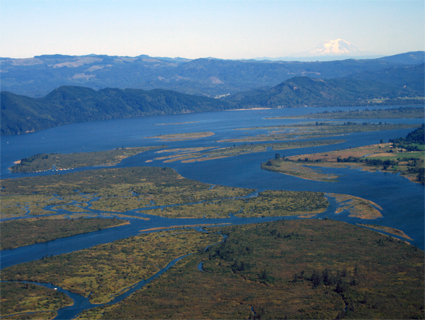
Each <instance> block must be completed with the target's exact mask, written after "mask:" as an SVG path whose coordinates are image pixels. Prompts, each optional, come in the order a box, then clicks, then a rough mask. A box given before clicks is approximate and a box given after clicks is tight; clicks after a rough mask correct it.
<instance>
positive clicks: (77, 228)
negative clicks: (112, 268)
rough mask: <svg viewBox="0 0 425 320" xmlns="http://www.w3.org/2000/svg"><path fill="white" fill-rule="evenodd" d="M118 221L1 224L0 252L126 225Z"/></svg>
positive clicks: (70, 220) (40, 220)
mask: <svg viewBox="0 0 425 320" xmlns="http://www.w3.org/2000/svg"><path fill="white" fill-rule="evenodd" d="M126 223H128V221H123V220H118V219H99V218H92V219H54V220H53V219H25V220H12V221H6V222H2V223H1V240H0V250H4V249H14V248H17V247H21V246H28V245H31V244H34V243H39V242H46V241H50V240H53V239H57V238H64V237H69V236H73V235H76V234H81V233H86V232H92V231H96V230H101V229H105V228H110V227H115V226H119V225H122V224H126Z"/></svg>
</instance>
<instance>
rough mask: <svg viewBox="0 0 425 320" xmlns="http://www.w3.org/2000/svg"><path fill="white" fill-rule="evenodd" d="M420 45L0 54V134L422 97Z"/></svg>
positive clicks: (405, 101)
mask: <svg viewBox="0 0 425 320" xmlns="http://www.w3.org/2000/svg"><path fill="white" fill-rule="evenodd" d="M424 54H425V53H424V52H423V51H420V52H409V53H405V54H400V55H395V56H391V57H384V58H380V59H367V60H353V59H350V60H342V61H328V62H287V61H278V62H272V61H253V60H249V61H242V60H219V59H197V60H188V59H182V58H151V57H148V56H139V57H133V58H130V57H109V56H97V55H90V56H77V57H74V56H61V55H53V56H38V57H34V58H31V59H1V65H2V69H1V71H2V90H4V91H2V93H1V110H2V111H1V116H2V117H1V134H2V135H7V134H19V133H25V132H32V131H36V130H43V129H46V128H50V127H54V126H58V125H63V124H69V123H75V122H83V121H93V120H102V119H113V118H126V117H137V116H144V115H159V114H175V113H187V112H202V111H216V110H224V109H231V108H250V107H270V108H277V107H297V106H305V105H308V106H342V105H344V106H353V105H385V104H387V105H388V104H393V105H397V104H423V102H424V96H425V94H424ZM111 88H114V89H111ZM158 88H159V89H162V90H159V89H158ZM152 89H155V90H152ZM96 90H98V91H96ZM146 90H152V91H146ZM6 91H9V92H6ZM214 97H215V98H214ZM218 97H220V98H221V99H217V98H218Z"/></svg>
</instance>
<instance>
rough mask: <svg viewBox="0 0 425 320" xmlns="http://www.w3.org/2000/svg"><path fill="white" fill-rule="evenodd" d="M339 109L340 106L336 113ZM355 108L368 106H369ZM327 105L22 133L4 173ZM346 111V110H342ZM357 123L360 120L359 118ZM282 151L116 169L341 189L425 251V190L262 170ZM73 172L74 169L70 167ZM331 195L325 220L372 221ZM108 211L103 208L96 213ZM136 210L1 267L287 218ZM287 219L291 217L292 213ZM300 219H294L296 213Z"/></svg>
mask: <svg viewBox="0 0 425 320" xmlns="http://www.w3.org/2000/svg"><path fill="white" fill-rule="evenodd" d="M336 109H337V108H334V109H333V110H336ZM350 109H363V108H362V107H356V108H350ZM323 110H325V109H323V108H294V109H272V110H250V111H227V112H211V113H198V114H184V115H171V116H154V117H143V118H132V119H116V120H106V121H96V122H87V123H77V124H72V125H66V126H61V127H57V128H52V129H48V130H43V131H40V132H35V133H29V134H24V135H16V136H3V137H1V176H2V179H6V178H12V179H13V178H17V177H24V176H35V175H45V174H62V173H58V172H51V171H49V172H43V173H33V174H12V173H11V172H10V171H9V169H8V168H9V167H11V166H12V165H13V162H14V161H16V160H19V159H21V158H24V157H29V156H32V155H34V154H38V153H54V152H56V153H73V152H92V151H103V150H111V149H114V148H116V147H139V146H156V145H162V144H165V145H167V146H168V147H169V148H186V147H208V146H220V147H225V146H231V145H233V143H219V142H217V141H219V140H222V139H231V138H245V137H247V136H254V135H257V134H261V133H267V130H235V129H243V128H250V127H262V126H271V125H280V124H290V123H299V122H303V120H278V119H275V120H269V119H266V118H268V117H276V116H285V115H297V114H306V113H311V112H320V111H323ZM341 110H347V109H344V108H341ZM357 121H358V120H357ZM365 121H370V122H379V121H383V122H384V121H387V122H394V123H400V122H402V123H413V124H418V125H420V124H422V123H423V119H397V120H385V119H379V120H370V119H369V120H365ZM204 131H210V132H214V135H213V136H209V137H206V138H201V139H196V140H189V141H174V142H164V141H160V140H157V139H147V137H151V136H156V135H161V134H162V135H166V134H176V133H186V132H204ZM410 131H412V130H410V129H403V130H390V131H378V132H366V133H356V134H349V135H345V136H343V137H341V136H337V137H330V138H329V137H328V138H326V139H327V140H328V139H344V140H346V142H343V143H340V144H337V145H328V146H321V147H311V148H303V149H292V150H283V151H281V152H279V153H281V154H283V155H285V156H290V155H297V154H306V153H313V152H324V151H332V150H335V149H336V148H338V149H344V148H349V147H358V146H363V145H368V144H372V143H378V142H379V141H380V139H384V140H385V141H388V139H394V138H398V137H402V136H406V135H407V133H408V132H410ZM275 153H276V151H273V150H270V151H265V152H259V153H251V154H246V155H240V156H236V157H230V158H224V159H216V160H211V161H204V162H194V163H181V162H171V163H163V162H162V161H153V162H146V161H147V160H152V159H153V158H155V157H156V155H155V151H149V152H145V153H142V154H139V155H136V156H133V157H130V158H127V159H125V160H123V161H122V162H121V163H119V164H118V165H117V166H116V167H133V166H161V167H164V166H167V167H171V168H173V169H175V170H176V171H177V172H178V173H179V174H181V175H182V176H184V177H186V178H189V179H194V180H198V181H201V182H205V183H210V184H216V185H225V186H230V187H241V188H252V189H255V190H256V191H257V192H260V191H263V190H291V191H322V192H325V193H342V194H349V195H353V196H357V197H361V198H364V199H367V200H371V201H373V202H375V203H376V204H378V205H379V206H381V207H382V208H383V210H382V211H381V213H382V215H383V217H382V218H379V219H375V220H373V223H374V224H378V225H383V226H388V227H394V228H397V229H400V230H402V231H404V232H405V233H406V234H407V235H409V236H410V237H411V238H413V241H412V242H411V243H412V244H416V245H417V246H418V247H419V248H421V249H424V187H423V186H422V185H419V184H415V183H412V182H410V181H408V180H407V179H406V178H403V177H401V176H399V175H397V174H390V173H382V172H366V171H360V170H354V169H331V168H328V169H323V171H325V172H326V173H328V172H329V173H335V174H338V175H341V178H339V179H338V182H316V181H309V180H304V179H300V178H296V177H292V176H287V175H283V174H279V173H274V172H269V171H265V170H261V168H260V164H261V163H262V162H265V161H267V160H268V159H270V158H273V157H274V155H275ZM92 169H97V168H80V169H74V170H72V171H74V172H75V171H81V170H92ZM68 172H69V171H68ZM329 200H330V203H331V204H330V206H329V208H328V210H327V211H326V212H325V213H322V214H320V215H319V216H318V217H320V218H323V217H330V218H333V219H337V220H342V221H346V222H349V223H353V224H355V223H368V222H367V221H366V222H365V220H361V219H357V218H351V217H348V213H347V212H342V213H340V214H335V210H336V204H335V202H334V201H333V200H332V198H330V199H329ZM93 214H96V215H98V216H102V212H93ZM125 214H129V215H134V216H135V218H130V219H129V221H130V224H129V225H124V226H120V227H115V228H109V229H105V230H100V231H96V232H91V233H87V234H82V235H77V236H72V237H68V238H62V239H56V240H53V241H49V242H46V243H39V244H36V245H32V246H27V247H21V248H17V249H13V250H3V251H1V268H5V267H8V266H11V265H15V264H18V263H23V262H28V261H32V260H36V259H40V258H41V257H43V256H45V255H51V254H53V255H57V254H62V253H68V252H74V251H77V250H81V249H84V248H88V247H91V246H94V245H96V244H100V243H109V242H112V241H115V240H118V239H122V238H126V237H129V236H133V235H137V234H139V232H140V230H143V229H149V228H157V227H170V226H176V225H197V224H221V223H231V224H245V223H258V222H265V221H272V220H276V219H281V218H238V217H235V216H230V217H229V218H222V219H168V218H161V217H153V216H151V215H150V216H149V218H150V219H149V220H142V219H137V217H143V216H144V215H143V213H138V214H136V213H135V210H134V211H133V212H127V213H125ZM285 218H286V217H285ZM293 218H295V217H293Z"/></svg>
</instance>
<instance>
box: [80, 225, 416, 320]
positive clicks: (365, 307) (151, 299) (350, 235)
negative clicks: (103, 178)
mask: <svg viewBox="0 0 425 320" xmlns="http://www.w3.org/2000/svg"><path fill="white" fill-rule="evenodd" d="M214 230H216V228H214ZM219 230H221V232H222V233H223V234H227V235H229V237H228V238H227V240H226V241H225V242H222V243H219V244H216V245H213V246H212V247H211V248H210V249H209V250H208V251H207V252H199V253H196V254H194V255H192V256H190V257H186V258H185V259H183V260H182V261H180V262H179V263H178V264H177V265H175V266H174V267H172V268H171V269H170V270H169V271H168V272H167V273H165V274H164V275H163V276H161V277H160V278H158V279H156V280H155V281H154V282H152V283H150V284H149V285H147V286H145V287H143V288H142V289H141V290H139V291H138V292H136V293H134V294H133V295H132V296H130V297H129V298H127V299H125V300H123V301H122V302H120V303H118V304H116V305H114V306H107V307H102V308H94V309H91V310H87V311H86V312H84V313H83V314H82V316H81V317H80V318H81V319H86V318H90V319H123V318H125V319H136V318H143V319H151V318H161V319H165V318H179V319H195V318H196V319H254V318H255V319H259V318H260V317H261V319H282V318H287V319H336V318H338V319H343V318H347V319H353V318H362V319H377V318H382V319H407V318H416V319H422V318H423V317H424V310H423V307H424V292H423V286H424V264H423V259H424V253H423V251H421V250H417V249H416V248H414V247H412V246H410V245H407V244H406V243H404V242H403V241H399V240H396V239H394V238H391V237H388V236H383V235H381V234H379V233H377V232H374V231H371V230H367V229H364V228H361V227H358V226H354V225H350V224H347V223H343V222H338V221H332V220H291V221H276V222H271V223H264V224H255V225H243V226H229V227H220V228H219ZM202 261H203V264H202V270H203V271H200V270H199V269H198V266H199V263H200V262H202Z"/></svg>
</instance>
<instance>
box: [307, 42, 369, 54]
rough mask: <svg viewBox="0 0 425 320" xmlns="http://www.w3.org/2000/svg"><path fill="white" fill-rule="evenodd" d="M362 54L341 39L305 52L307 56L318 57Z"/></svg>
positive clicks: (361, 51)
mask: <svg viewBox="0 0 425 320" xmlns="http://www.w3.org/2000/svg"><path fill="white" fill-rule="evenodd" d="M359 53H360V54H363V53H364V50H361V49H357V48H356V47H355V46H353V45H352V44H351V43H349V42H348V41H345V40H343V39H336V40H330V41H327V42H324V43H322V44H321V45H320V46H318V47H317V48H316V49H314V50H310V51H308V52H307V54H308V55H309V56H320V55H326V56H328V55H341V54H342V55H357V54H359Z"/></svg>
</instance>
